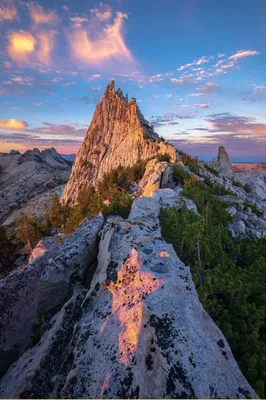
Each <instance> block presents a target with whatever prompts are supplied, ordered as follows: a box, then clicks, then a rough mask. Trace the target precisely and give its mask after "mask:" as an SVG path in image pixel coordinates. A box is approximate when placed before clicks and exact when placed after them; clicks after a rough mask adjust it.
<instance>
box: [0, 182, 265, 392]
mask: <svg viewBox="0 0 266 400" xmlns="http://www.w3.org/2000/svg"><path fill="white" fill-rule="evenodd" d="M169 190H170V189H166V191H167V196H166V197H167V198H168V199H170V198H171V199H172V198H173V197H174V196H175V195H176V196H178V193H176V194H175V193H174V191H172V192H171V193H169ZM159 192H160V193H159V195H157V196H155V197H149V198H147V197H141V198H138V199H137V200H135V202H134V204H133V207H132V210H131V213H130V215H129V218H128V219H127V220H123V219H122V218H121V217H109V219H108V220H107V222H106V224H105V225H104V228H103V230H102V232H101V240H100V244H99V250H98V263H97V268H96V272H95V274H94V276H93V279H92V281H91V284H90V286H89V287H88V286H87V287H86V285H85V286H84V284H83V285H82V282H81V281H80V280H78V282H77V283H76V284H74V292H73V295H72V296H71V298H70V299H69V300H68V301H67V302H65V304H64V305H63V306H62V308H61V309H60V310H59V311H58V312H57V313H56V314H55V315H54V316H53V317H52V318H51V320H50V322H49V324H47V326H46V330H45V332H44V333H43V334H42V336H41V338H40V340H39V342H38V344H37V345H35V346H34V347H32V348H30V349H29V350H27V351H26V352H25V353H24V354H23V355H22V356H21V358H20V359H19V360H18V361H17V362H16V363H14V364H13V365H12V366H11V367H10V368H9V370H8V371H7V373H6V374H5V376H4V377H3V378H2V380H1V382H0V397H5V398H19V397H20V398H40V397H43V398H44V397H51V398H88V397H92V398H163V397H166V398H180V397H181V398H249V397H250V398H255V397H257V396H256V393H255V392H254V391H253V389H252V388H251V387H250V385H249V384H248V383H247V381H246V380H245V378H244V377H243V375H242V373H241V372H240V370H239V368H238V365H237V363H236V361H235V360H234V358H233V356H232V353H231V350H230V348H229V346H228V344H227V341H226V339H225V338H224V336H223V335H222V333H221V331H220V330H219V328H218V327H217V326H216V325H215V324H214V322H213V321H212V319H211V318H210V317H209V316H208V315H207V313H206V312H205V311H204V309H203V307H202V305H201V304H200V302H199V299H198V296H197V293H196V290H195V286H194V284H193V281H192V277H191V273H190V270H189V268H188V267H186V266H185V265H184V264H183V263H182V262H181V261H180V260H179V258H178V257H177V255H176V253H175V251H174V249H173V247H172V246H171V245H169V244H167V243H166V242H165V241H164V240H163V239H162V237H161V232H160V226H159V220H158V214H159V210H160V200H159V198H164V190H163V189H161V190H159ZM166 201H168V200H167V199H166ZM100 225H101V222H100V221H99V224H98V227H97V229H96V230H95V231H97V230H98V228H99V227H100ZM89 226H90V225H88V227H89ZM82 229H84V228H82V227H81V228H79V230H78V231H79V233H77V235H78V236H80V235H81V234H82ZM76 239H77V238H76ZM69 240H72V243H71V246H73V245H74V246H75V243H76V240H75V241H74V239H73V238H72V239H69ZM65 243H66V242H65ZM69 245H70V243H69ZM64 246H65V244H64ZM68 248H69V246H66V247H65V248H64V249H63V248H61V250H60V254H61V256H60V259H58V257H57V258H53V260H52V261H51V263H52V264H51V265H50V266H48V267H46V268H45V269H44V270H43V272H42V274H41V280H44V281H46V283H47V285H49V284H50V285H51V284H52V285H53V284H55V286H54V287H55V288H56V292H54V291H52V298H54V296H55V295H56V293H57V296H59V297H61V296H60V294H59V293H58V292H61V288H60V285H59V284H57V283H58V282H60V281H62V282H65V279H64V277H65V276H67V277H68V279H67V282H68V284H69V279H70V275H71V272H69V268H70V270H71V271H73V264H74V262H73V257H74V255H73V254H74V253H75V254H76V257H80V254H83V261H82V262H80V259H78V258H77V259H76V260H77V264H78V265H81V264H83V263H84V261H85V259H86V258H85V255H84V253H83V251H81V250H82V249H81V248H77V246H76V247H75V249H76V250H74V253H72V257H70V258H69V253H68V251H67V249H68ZM69 251H70V249H69ZM48 252H49V251H48ZM48 252H47V253H45V254H44V255H43V256H41V257H40V258H38V259H36V260H35V262H40V261H41V260H42V259H45V263H47V254H48ZM64 254H65V258H64V259H63V257H64ZM74 259H75V258H74ZM64 260H65V261H64ZM69 260H72V261H71V265H72V267H70V266H69V265H68V263H69ZM29 268H31V269H34V266H31V267H28V271H29ZM77 271H79V267H78V266H77ZM28 273H29V272H28ZM79 273H80V272H79ZM72 276H73V275H72ZM13 279H15V280H16V281H18V279H16V278H13ZM24 284H25V283H24ZM47 285H46V288H49V286H47ZM38 287H39V285H38ZM61 287H63V288H64V290H65V287H66V286H65V285H64V284H63V285H61ZM20 290H22V289H20ZM23 290H24V289H23ZM13 293H14V291H13ZM50 295H51V294H50V292H49V291H43V290H42V289H41V290H40V293H39V294H38V298H39V299H40V302H41V297H42V296H43V300H44V304H47V301H48V300H49V298H50ZM19 296H21V294H19V295H18V296H17V297H19ZM30 296H31V294H30ZM22 298H25V296H24V297H22ZM56 298H58V297H56ZM49 301H50V300H49ZM60 301H62V298H60ZM12 302H14V299H13V300H12ZM12 302H11V303H12ZM41 303H42V302H41ZM55 303H57V302H55ZM51 305H52V304H51V302H50V306H49V307H51ZM10 307H13V308H14V306H12V305H11V306H10ZM24 308H25V307H24ZM40 308H41V309H42V311H44V307H43V306H41V307H40ZM46 308H47V307H46ZM2 309H3V308H2ZM9 309H10V308H9ZM6 318H9V319H10V321H9V322H12V323H13V324H14V323H15V321H16V315H15V314H14V315H13V316H11V313H9V317H6ZM21 318H24V320H25V321H26V316H25V313H23V314H22V316H21ZM22 328H23V325H22V324H21V327H20V329H22ZM17 334H18V331H17ZM5 338H6V336H5ZM6 340H8V338H6Z"/></svg>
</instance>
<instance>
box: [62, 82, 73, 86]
mask: <svg viewBox="0 0 266 400" xmlns="http://www.w3.org/2000/svg"><path fill="white" fill-rule="evenodd" d="M73 85H75V82H65V83H61V84H60V86H63V87H68V86H73Z"/></svg>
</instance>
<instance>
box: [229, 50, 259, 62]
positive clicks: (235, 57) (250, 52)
mask: <svg viewBox="0 0 266 400" xmlns="http://www.w3.org/2000/svg"><path fill="white" fill-rule="evenodd" d="M259 54H260V52H259V51H257V50H239V51H238V52H237V53H235V54H233V55H232V56H230V57H229V60H239V59H240V58H244V57H249V56H257V55H259Z"/></svg>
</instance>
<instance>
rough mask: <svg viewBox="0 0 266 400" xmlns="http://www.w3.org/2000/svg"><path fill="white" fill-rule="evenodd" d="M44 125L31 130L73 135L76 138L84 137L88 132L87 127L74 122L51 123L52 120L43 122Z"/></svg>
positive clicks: (48, 133)
mask: <svg viewBox="0 0 266 400" xmlns="http://www.w3.org/2000/svg"><path fill="white" fill-rule="evenodd" d="M42 125H43V126H42V127H37V128H32V129H31V132H33V133H39V134H46V135H52V136H55V137H56V136H73V137H74V138H77V137H80V138H83V137H84V136H85V132H86V128H85V127H84V128H83V127H82V128H80V126H79V125H78V124H73V123H72V122H71V123H69V124H51V123H50V122H42Z"/></svg>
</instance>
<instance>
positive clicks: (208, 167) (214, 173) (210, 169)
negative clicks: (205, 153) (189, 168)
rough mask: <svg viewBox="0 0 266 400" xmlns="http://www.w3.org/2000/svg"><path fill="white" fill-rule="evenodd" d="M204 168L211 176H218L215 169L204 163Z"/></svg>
mask: <svg viewBox="0 0 266 400" xmlns="http://www.w3.org/2000/svg"><path fill="white" fill-rule="evenodd" d="M204 167H205V168H206V170H207V171H209V172H211V173H212V174H213V175H215V176H219V172H218V171H217V170H216V169H215V168H213V167H211V166H210V165H209V164H207V163H205V164H204Z"/></svg>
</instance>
